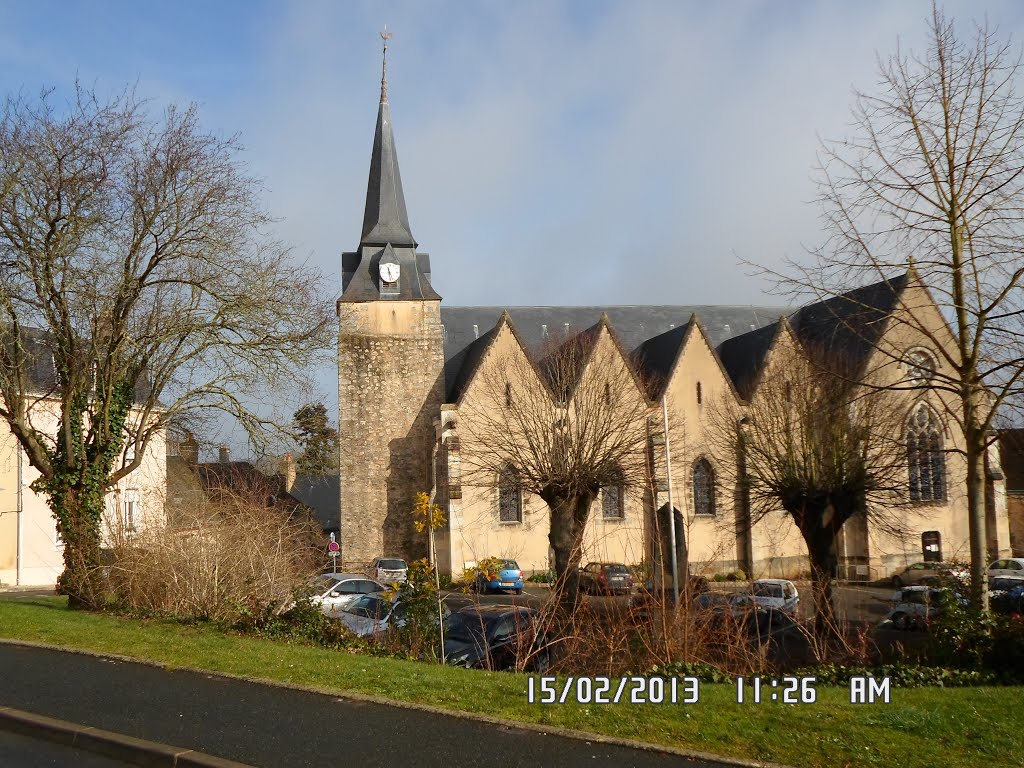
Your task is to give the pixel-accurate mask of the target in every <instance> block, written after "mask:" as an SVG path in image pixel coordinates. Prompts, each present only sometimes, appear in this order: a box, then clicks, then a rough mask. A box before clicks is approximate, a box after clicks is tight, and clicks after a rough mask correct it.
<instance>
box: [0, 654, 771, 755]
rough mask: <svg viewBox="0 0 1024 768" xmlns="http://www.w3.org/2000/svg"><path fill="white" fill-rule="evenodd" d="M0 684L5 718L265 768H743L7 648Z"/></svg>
mask: <svg viewBox="0 0 1024 768" xmlns="http://www.w3.org/2000/svg"><path fill="white" fill-rule="evenodd" d="M0 680H3V681H4V683H3V685H2V686H0V707H13V708H16V709H19V710H25V711H28V712H33V713H36V714H40V715H45V716H48V717H52V718H59V719H61V720H66V721H70V722H72V723H78V724H80V725H83V726H87V727H93V728H100V729H103V730H107V731H112V732H115V733H117V734H122V735H124V736H129V737H135V738H139V739H146V740H149V741H154V742H159V743H161V744H173V745H177V746H179V747H182V748H185V749H192V750H196V751H199V752H203V753H207V754H209V755H214V756H219V757H222V758H226V759H230V760H236V761H241V762H243V763H248V764H251V765H254V766H259V767H260V768H278V767H280V768H302V766H317V768H319V766H322V765H324V764H328V763H332V762H336V761H338V760H341V761H342V762H344V763H349V764H354V765H362V766H395V765H401V766H413V765H415V766H437V767H438V768H459V766H480V765H500V766H502V768H514V767H515V766H523V767H524V768H537V766H541V765H558V766H560V768H577V767H582V766H587V768H593V766H595V765H615V766H622V767H623V768H625V767H626V766H638V767H641V766H642V767H643V768H647V767H648V766H649V767H651V768H656V767H657V768H663V767H667V766H680V765H683V766H690V768H721V767H722V766H726V765H738V764H744V763H735V762H730V761H719V760H715V759H713V758H711V757H710V756H708V759H703V756H700V758H701V759H690V758H689V757H684V756H683V755H682V754H681V753H679V752H675V753H671V752H662V751H656V750H653V749H644V748H635V747H630V746H623V745H621V744H614V743H606V742H603V741H601V740H599V739H598V738H597V737H594V738H593V739H591V740H583V739H575V738H569V737H567V736H564V735H556V734H553V733H543V732H539V731H537V730H532V729H528V728H526V727H523V728H520V727H517V726H514V725H510V724H505V723H496V722H486V721H480V720H471V719H467V718H462V717H457V716H448V715H443V714H438V713H435V712H430V711H424V710H422V709H414V708H410V707H402V706H388V705H384V704H380V703H375V702H369V701H365V700H358V699H347V698H342V697H338V696H328V695H323V694H318V693H313V692H309V691H303V690H297V689H292V688H284V687H275V686H269V685H263V684H259V683H253V682H247V681H243V680H237V679H232V678H224V677H219V676H215V675H209V674H203V673H198V672H188V671H182V670H165V669H160V668H157V667H153V666H147V665H143V664H136V663H133V662H126V661H120V660H114V659H107V658H101V657H95V656H88V655H84V654H78V653H68V652H63V651H55V650H50V649H42V648H35V647H26V646H18V645H9V644H4V643H0ZM325 682H327V681H325ZM0 762H2V760H0ZM745 764H747V765H754V763H745Z"/></svg>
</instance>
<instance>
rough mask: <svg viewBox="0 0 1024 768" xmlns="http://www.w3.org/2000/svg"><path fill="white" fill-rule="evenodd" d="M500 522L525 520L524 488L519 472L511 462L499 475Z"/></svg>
mask: <svg viewBox="0 0 1024 768" xmlns="http://www.w3.org/2000/svg"><path fill="white" fill-rule="evenodd" d="M498 522H501V523H521V522H523V488H522V486H521V485H520V483H519V472H517V471H516V468H515V467H513V466H512V465H511V464H509V465H506V466H505V468H504V469H503V470H502V471H501V474H500V475H499V476H498Z"/></svg>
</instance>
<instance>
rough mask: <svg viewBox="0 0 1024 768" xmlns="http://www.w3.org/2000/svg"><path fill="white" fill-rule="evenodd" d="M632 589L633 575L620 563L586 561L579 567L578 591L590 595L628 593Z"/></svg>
mask: <svg viewBox="0 0 1024 768" xmlns="http://www.w3.org/2000/svg"><path fill="white" fill-rule="evenodd" d="M632 590H633V575H632V574H631V573H630V572H629V568H627V567H626V566H625V565H623V564H622V563H587V565H586V566H585V567H583V568H581V569H580V591H581V592H587V593H589V594H592V595H601V594H609V595H611V594H615V593H616V592H620V593H622V594H624V595H628V594H629V593H630V592H631V591H632Z"/></svg>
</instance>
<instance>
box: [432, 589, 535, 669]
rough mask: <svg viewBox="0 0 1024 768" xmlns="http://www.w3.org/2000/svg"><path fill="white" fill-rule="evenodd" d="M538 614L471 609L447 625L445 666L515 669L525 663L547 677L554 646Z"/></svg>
mask: <svg viewBox="0 0 1024 768" xmlns="http://www.w3.org/2000/svg"><path fill="white" fill-rule="evenodd" d="M538 616H539V615H538V613H537V611H536V609H534V608H527V607H526V606H521V605H469V606H466V607H465V608H462V609H461V610H459V611H456V612H455V613H453V614H451V615H450V616H448V618H446V619H445V622H444V657H445V662H446V663H448V664H452V665H454V666H458V667H473V668H479V669H490V670H506V669H515V667H516V662H517V661H518V660H522V661H524V662H525V665H526V667H527V668H528V669H530V670H532V671H534V672H537V673H539V674H544V673H545V672H547V670H548V669H549V668H550V667H551V661H552V654H553V646H552V645H551V642H550V639H549V638H548V637H547V636H546V635H545V633H543V632H541V631H540V630H539V627H538V623H537V622H538Z"/></svg>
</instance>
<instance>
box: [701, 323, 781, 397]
mask: <svg viewBox="0 0 1024 768" xmlns="http://www.w3.org/2000/svg"><path fill="white" fill-rule="evenodd" d="M784 322H785V321H784V320H781V319H780V320H777V321H775V322H774V323H772V324H771V325H766V326H764V327H763V328H758V329H757V330H756V331H750V332H749V333H743V334H740V335H739V336H734V337H733V338H731V339H728V340H726V341H723V342H722V343H721V344H719V345H718V350H717V351H718V357H719V359H720V360H721V361H722V367H723V368H725V370H726V372H727V373H728V374H729V378H730V379H731V380H732V384H733V386H734V387H735V388H736V392H737V393H738V394H739V396H740V397H742V398H743V399H744V400H749V399H750V397H751V395H753V394H754V389H755V387H756V386H757V382H758V381H759V380H760V378H761V371H762V370H763V369H764V363H765V360H766V359H767V357H768V352H769V350H771V348H772V346H773V345H774V344H775V340H776V338H778V336H779V333H780V331H781V329H782V325H783V323H784Z"/></svg>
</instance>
